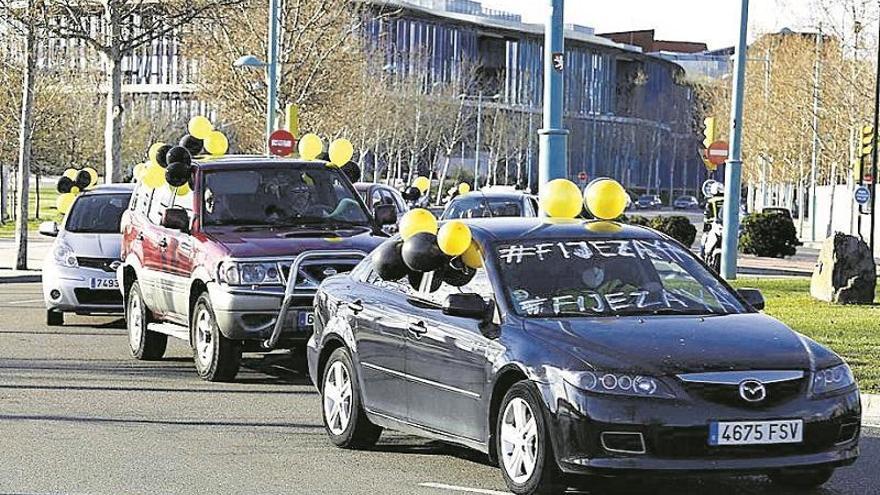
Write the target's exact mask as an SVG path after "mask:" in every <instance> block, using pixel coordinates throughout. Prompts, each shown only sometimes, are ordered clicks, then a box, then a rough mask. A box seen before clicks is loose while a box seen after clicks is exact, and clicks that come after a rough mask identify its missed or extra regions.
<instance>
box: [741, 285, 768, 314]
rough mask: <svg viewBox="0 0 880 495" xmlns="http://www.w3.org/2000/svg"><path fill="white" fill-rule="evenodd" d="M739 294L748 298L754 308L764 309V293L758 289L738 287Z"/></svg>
mask: <svg viewBox="0 0 880 495" xmlns="http://www.w3.org/2000/svg"><path fill="white" fill-rule="evenodd" d="M736 293H737V294H739V295H740V297H742V298H743V299H745V300H746V302H747V303H749V304H750V305H751V306H752V307H753V308H755V309H757V310H758V311H761V310H763V309H764V295H763V294H761V291H760V290H758V289H737V291H736Z"/></svg>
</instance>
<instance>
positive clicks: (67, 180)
mask: <svg viewBox="0 0 880 495" xmlns="http://www.w3.org/2000/svg"><path fill="white" fill-rule="evenodd" d="M97 183H98V171H97V170H95V169H93V168H92V167H86V168H84V169H82V170H76V169H74V168H69V169H67V170H65V171H64V175H62V176H61V177H60V178H59V179H58V183H57V185H56V186H57V188H58V193H59V194H58V198H56V199H55V207H56V208H57V209H58V211H59V212H60V213H67V212H68V211H69V210H70V206H71V205H73V201H74V200H75V199H76V195H77V194H79V193H81V192H83V191H85V190H86V189H88V188H90V187H94V186H95V185H96V184H97Z"/></svg>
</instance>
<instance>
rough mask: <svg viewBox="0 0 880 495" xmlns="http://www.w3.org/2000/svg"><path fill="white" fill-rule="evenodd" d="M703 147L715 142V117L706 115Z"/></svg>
mask: <svg viewBox="0 0 880 495" xmlns="http://www.w3.org/2000/svg"><path fill="white" fill-rule="evenodd" d="M703 126H704V128H703V136H705V138H704V139H703V147H705V148H708V147H709V146H712V143H714V142H715V117H706V118H705V119H703Z"/></svg>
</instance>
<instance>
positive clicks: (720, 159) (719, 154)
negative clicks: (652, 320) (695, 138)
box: [706, 141, 730, 165]
mask: <svg viewBox="0 0 880 495" xmlns="http://www.w3.org/2000/svg"><path fill="white" fill-rule="evenodd" d="M729 154H730V149H729V147H728V145H727V141H715V142H714V143H712V144H711V145H710V146H709V147H708V148H707V149H706V159H707V160H709V163H712V164H714V165H724V162H726V161H727V156H728V155H729Z"/></svg>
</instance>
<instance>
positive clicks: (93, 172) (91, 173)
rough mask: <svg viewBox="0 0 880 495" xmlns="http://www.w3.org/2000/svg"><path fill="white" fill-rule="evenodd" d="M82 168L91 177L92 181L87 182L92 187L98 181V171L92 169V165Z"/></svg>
mask: <svg viewBox="0 0 880 495" xmlns="http://www.w3.org/2000/svg"><path fill="white" fill-rule="evenodd" d="M83 170H85V171H86V172H88V173H89V177H91V178H92V181H91V182H89V187H94V186H95V184H97V183H98V171H97V170H95V169H93V168H92V167H86V168H84V169H83Z"/></svg>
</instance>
